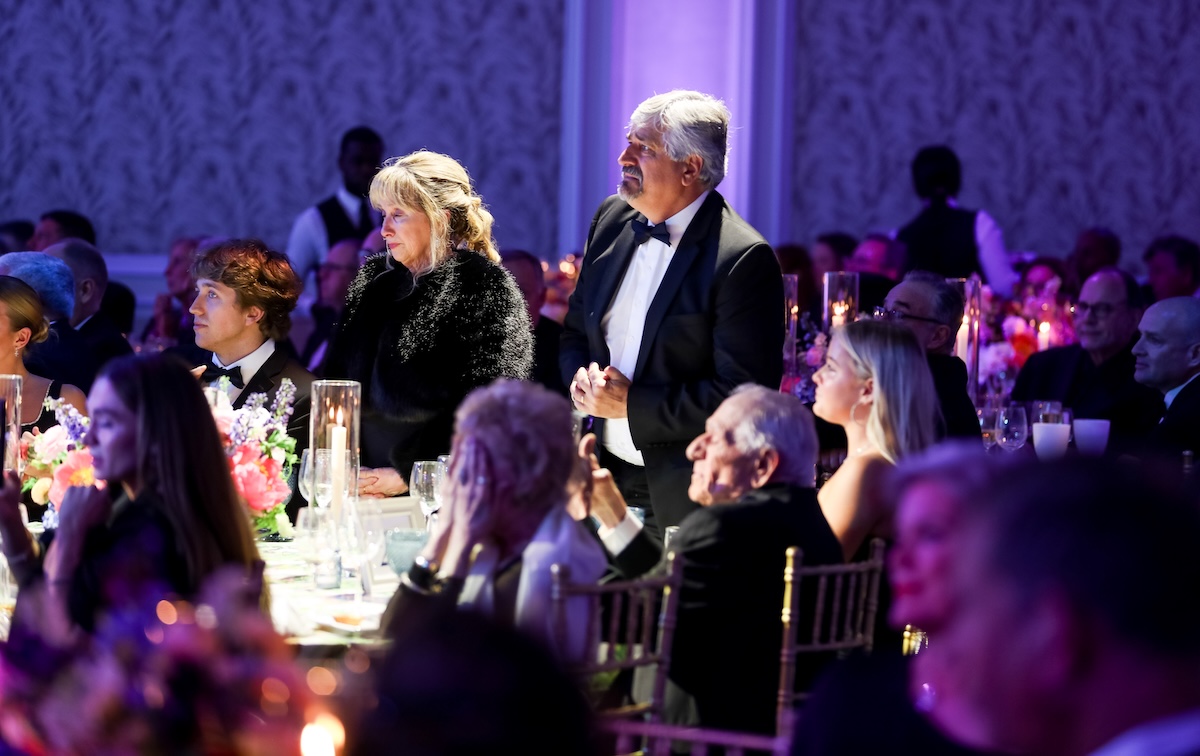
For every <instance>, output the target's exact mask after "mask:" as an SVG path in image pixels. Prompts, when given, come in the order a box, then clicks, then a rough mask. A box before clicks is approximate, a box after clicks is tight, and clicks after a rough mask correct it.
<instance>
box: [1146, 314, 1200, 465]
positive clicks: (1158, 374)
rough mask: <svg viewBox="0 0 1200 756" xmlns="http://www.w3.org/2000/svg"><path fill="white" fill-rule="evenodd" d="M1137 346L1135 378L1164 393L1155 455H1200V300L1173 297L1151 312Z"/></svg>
mask: <svg viewBox="0 0 1200 756" xmlns="http://www.w3.org/2000/svg"><path fill="white" fill-rule="evenodd" d="M1138 330H1139V331H1140V332H1141V336H1140V338H1138V341H1137V343H1136V344H1134V346H1133V358H1134V360H1135V362H1134V368H1133V377H1134V378H1135V379H1137V382H1138V383H1140V384H1142V385H1143V386H1148V387H1150V388H1152V389H1155V390H1156V391H1161V392H1162V394H1163V398H1164V401H1165V403H1166V408H1167V411H1166V414H1164V415H1163V417H1162V422H1160V423H1159V424H1158V425H1156V426H1154V428H1153V429H1152V430H1151V431H1150V435H1149V437H1148V439H1147V440H1148V445H1149V447H1150V449H1151V450H1154V451H1159V452H1163V453H1171V454H1174V455H1176V457H1175V458H1176V459H1178V455H1179V454H1180V453H1181V452H1183V451H1185V450H1191V451H1192V452H1200V382H1197V381H1196V376H1198V375H1200V299H1196V298H1195V297H1172V298H1170V299H1164V300H1162V301H1161V302H1156V303H1155V304H1152V305H1150V307H1148V308H1147V309H1146V313H1145V314H1144V315H1142V320H1141V323H1140V324H1139V325H1138Z"/></svg>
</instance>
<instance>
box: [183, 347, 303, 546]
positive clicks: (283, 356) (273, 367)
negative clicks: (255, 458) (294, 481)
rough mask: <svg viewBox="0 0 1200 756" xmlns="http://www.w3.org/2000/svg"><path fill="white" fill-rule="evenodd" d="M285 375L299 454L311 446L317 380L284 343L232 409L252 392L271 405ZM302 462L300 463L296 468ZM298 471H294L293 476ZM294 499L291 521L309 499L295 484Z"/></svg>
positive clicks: (290, 425)
mask: <svg viewBox="0 0 1200 756" xmlns="http://www.w3.org/2000/svg"><path fill="white" fill-rule="evenodd" d="M206 354H208V361H207V362H205V363H204V364H205V365H208V364H211V363H212V352H207V353H206ZM284 378H290V379H291V381H292V383H294V384H296V399H295V401H293V402H292V418H291V420H289V421H288V435H289V436H291V437H292V438H294V439H296V457H297V458H299V457H300V455H301V454H302V453H303V452H304V450H305V449H307V448H308V423H309V412H310V410H311V409H312V397H311V394H312V382H313V381H314V380H316V379H315V378H314V377H313V374H312V373H310V372H308V371H307V370H305V369H304V366H303V365H301V364H300V363H299V362H296V360H294V359H292V358H291V357H290V356H288V353H287V352H286V351H285V350H284V349H283V348H281V345H278V344H277V345H276V346H275V351H274V352H272V353H271V356H270V357H268V358H267V361H266V362H264V363H263V365H262V367H260V368H259V369H258V372H256V373H255V374H254V375H252V376H251V377H250V380H249V381H247V382H246V387H245V388H244V389H242V393H241V394H239V395H238V398H237V399H236V400H234V402H233V408H234V409H238V408H240V407H241V406H242V405H244V404H245V403H246V400H247V399H249V398H250V395H251V394H266V395H267V404H266V406H267V407H268V408H270V406H271V403H272V402H273V401H275V393H276V392H277V391H278V390H279V385H280V384H281V383H283V379H284ZM298 466H299V463H297V467H298ZM298 472H299V471H298V470H294V471H293V473H292V474H293V476H295V475H296V474H297V473H298ZM292 490H293V492H294V493H293V494H292V498H291V499H290V500H289V501H288V504H287V513H288V517H291V518H292V522H295V521H296V512H297V511H299V509H300V508H301V507H303V506H306V505H307V504H308V502H306V501H304V498H303V497H301V496H300V491H299V490H298V489H297V487H296V486H295V485H293V486H292Z"/></svg>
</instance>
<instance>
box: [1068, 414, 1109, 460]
mask: <svg viewBox="0 0 1200 756" xmlns="http://www.w3.org/2000/svg"><path fill="white" fill-rule="evenodd" d="M1109 426H1110V423H1109V422H1108V421H1107V420H1088V419H1083V418H1076V419H1075V446H1076V447H1077V448H1078V449H1079V453H1080V454H1087V455H1090V456H1093V457H1098V456H1100V455H1101V454H1103V453H1104V449H1105V447H1107V446H1108V430H1109Z"/></svg>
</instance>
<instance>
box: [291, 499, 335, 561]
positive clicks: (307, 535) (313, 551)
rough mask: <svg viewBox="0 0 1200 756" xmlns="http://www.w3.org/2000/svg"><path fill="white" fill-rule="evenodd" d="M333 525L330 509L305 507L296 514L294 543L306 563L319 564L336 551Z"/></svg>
mask: <svg viewBox="0 0 1200 756" xmlns="http://www.w3.org/2000/svg"><path fill="white" fill-rule="evenodd" d="M332 525H333V518H332V516H331V514H330V512H329V510H328V509H320V508H318V507H304V508H303V509H301V510H300V511H299V512H297V513H296V537H295V540H293V541H292V543H293V545H294V547H295V549H296V550H297V551H298V552H300V556H301V558H302V559H304V561H306V562H310V563H312V564H319V563H321V562H323V561H325V560H326V559H328V558H329V557H330V556H331V555H332V554H333V552H334V551H336V549H337V542H336V539H335V538H334V537H333V536H334V533H333V528H332Z"/></svg>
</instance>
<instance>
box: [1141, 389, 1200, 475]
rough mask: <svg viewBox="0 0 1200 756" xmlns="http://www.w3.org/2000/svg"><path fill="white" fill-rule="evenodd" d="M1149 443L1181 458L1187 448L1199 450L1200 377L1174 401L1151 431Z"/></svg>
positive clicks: (1158, 449) (1161, 452) (1176, 457)
mask: <svg viewBox="0 0 1200 756" xmlns="http://www.w3.org/2000/svg"><path fill="white" fill-rule="evenodd" d="M1149 446H1150V448H1151V450H1153V451H1155V452H1158V453H1160V454H1167V455H1173V456H1174V459H1175V460H1179V459H1180V458H1181V455H1182V454H1183V452H1185V451H1188V450H1190V451H1192V452H1193V453H1194V454H1200V378H1197V379H1196V380H1194V381H1192V382H1191V383H1189V384H1188V385H1187V386H1185V387H1184V389H1183V391H1180V392H1179V394H1178V395H1177V396H1176V397H1175V401H1173V402H1171V406H1170V407H1169V408H1167V412H1166V414H1164V415H1163V418H1162V422H1161V423H1159V424H1158V425H1156V426H1155V427H1154V430H1152V431H1151V432H1150V437H1149Z"/></svg>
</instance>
